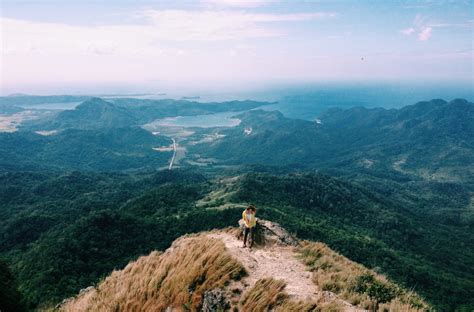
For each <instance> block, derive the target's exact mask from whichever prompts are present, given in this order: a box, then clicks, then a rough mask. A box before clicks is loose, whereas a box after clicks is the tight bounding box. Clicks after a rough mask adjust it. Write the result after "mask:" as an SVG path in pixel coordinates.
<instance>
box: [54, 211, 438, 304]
mask: <svg viewBox="0 0 474 312" xmlns="http://www.w3.org/2000/svg"><path fill="white" fill-rule="evenodd" d="M238 232H239V230H238V229H236V228H227V229H224V230H213V231H210V232H201V233H197V234H192V235H186V236H183V237H181V238H178V239H177V240H175V241H174V242H173V244H172V245H171V247H170V248H168V249H167V250H166V251H164V252H163V253H162V254H159V253H157V252H156V251H155V252H152V253H151V254H150V255H149V256H144V257H140V258H139V259H138V260H137V261H136V262H132V263H130V264H128V265H127V266H126V267H125V268H124V269H123V270H122V271H114V272H113V273H112V275H110V276H109V277H107V278H106V279H105V280H104V281H103V282H102V283H100V284H98V285H97V286H95V287H89V288H87V289H85V290H84V291H81V292H80V294H79V295H78V296H77V297H73V298H69V299H66V300H65V301H64V302H63V303H62V304H60V305H59V306H58V307H57V309H58V310H59V311H88V310H102V309H105V310H109V309H111V308H113V307H115V309H119V310H127V311H134V310H137V311H138V310H140V311H165V310H166V311H182V310H190V311H200V310H202V311H228V310H229V311H231V310H234V311H235V310H237V309H238V310H239V311H267V310H268V309H272V310H275V311H333V310H334V309H338V310H339V311H347V312H349V311H351V312H355V311H365V309H367V308H375V309H377V310H378V309H380V310H383V309H384V308H385V309H386V308H390V309H397V308H398V309H404V310H405V311H421V310H422V309H427V308H428V307H429V306H428V305H427V304H426V303H424V302H423V300H422V299H421V298H420V297H418V296H417V295H416V294H414V293H410V292H408V291H406V290H404V289H402V288H399V287H398V286H396V285H395V284H393V283H392V282H390V281H388V280H387V279H386V278H385V277H383V276H381V275H378V274H376V273H375V272H371V271H370V270H368V269H366V268H364V267H363V266H360V265H358V264H356V263H354V262H352V261H350V260H348V259H346V258H344V257H341V256H340V255H337V254H336V253H335V252H333V251H332V250H330V249H329V248H328V247H327V246H325V245H324V244H321V243H311V242H307V241H305V242H299V241H297V240H294V244H292V245H295V246H292V245H288V243H286V242H285V241H288V237H291V235H290V234H289V233H287V232H286V231H285V230H284V229H283V228H281V227H280V226H279V225H278V224H275V223H271V222H269V221H265V220H259V221H258V225H257V233H256V235H257V236H258V239H259V240H258V242H260V243H259V244H257V245H256V246H255V247H254V249H253V250H251V251H250V250H249V249H242V248H241V247H240V245H241V242H239V241H238V239H237V237H236V235H237V233H238ZM283 236H284V237H286V239H285V240H283V239H282V238H283ZM191 259H192V260H191ZM224 259H225V260H224ZM185 267H186V269H184V268H185ZM338 270H339V271H340V270H342V271H343V273H342V274H341V275H340V277H339V278H341V277H342V276H343V275H344V278H343V279H339V280H333V278H334V276H335V275H334V274H340V273H336V272H337V271H338ZM196 271H197V272H196ZM198 272H202V273H198ZM368 276H370V277H369V279H370V282H369V283H368V284H367V285H366V286H368V287H371V286H369V284H370V285H372V284H371V283H375V284H377V285H378V286H377V287H380V288H381V289H384V291H382V292H380V293H379V294H371V295H368V294H367V293H366V292H365V291H362V290H356V288H357V287H358V286H357V285H359V284H361V278H363V277H364V278H367V277H368ZM178 279H179V280H178ZM335 281H337V282H336V283H337V285H338V287H339V288H335V287H334V285H335V284H333V283H334V282H335ZM148 285H157V286H156V288H155V289H153V288H150V286H148ZM178 285H179V287H178ZM364 285H365V284H364ZM152 287H153V286H152ZM152 289H153V290H152ZM178 294H179V295H178ZM347 300H350V301H351V302H352V303H350V302H348V301H347Z"/></svg>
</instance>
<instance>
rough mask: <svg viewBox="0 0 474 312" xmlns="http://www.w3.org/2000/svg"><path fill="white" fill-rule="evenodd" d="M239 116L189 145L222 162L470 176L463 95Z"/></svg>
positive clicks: (472, 143) (470, 135)
mask: <svg viewBox="0 0 474 312" xmlns="http://www.w3.org/2000/svg"><path fill="white" fill-rule="evenodd" d="M238 117H239V118H242V123H241V124H240V125H239V126H237V127H234V128H230V129H226V130H222V131H221V132H222V134H224V135H225V136H223V137H222V138H221V139H219V140H217V141H215V142H213V143H212V144H210V145H208V144H199V145H196V146H195V147H194V151H195V152H196V153H197V154H200V155H204V156H206V157H213V158H217V159H219V160H221V161H222V162H223V163H228V164H242V163H247V164H249V163H260V164H278V165H290V164H291V165H296V166H298V167H311V168H329V167H337V168H344V169H349V170H351V169H354V168H357V167H366V168H370V169H371V170H392V171H393V170H395V171H399V172H403V173H407V174H413V175H416V176H421V177H426V178H428V179H436V180H441V181H446V182H449V181H462V182H471V183H472V181H474V165H473V164H474V122H473V121H474V104H473V103H469V102H467V101H465V100H454V101H451V102H446V101H443V100H433V101H430V102H420V103H417V104H415V105H412V106H407V107H404V108H402V109H400V110H396V109H391V110H386V109H383V108H373V109H367V108H362V107H357V108H352V109H347V110H343V109H332V110H330V111H327V112H326V113H324V114H322V115H321V117H320V118H319V119H318V120H317V121H315V122H310V121H305V120H297V119H288V118H285V117H284V116H283V115H282V114H281V113H279V112H266V111H251V112H248V113H246V114H242V115H239V116H238ZM246 129H247V131H246ZM242 151H245V152H242ZM466 164H469V166H466Z"/></svg>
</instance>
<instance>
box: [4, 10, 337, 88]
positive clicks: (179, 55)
mask: <svg viewBox="0 0 474 312" xmlns="http://www.w3.org/2000/svg"><path fill="white" fill-rule="evenodd" d="M132 14H133V17H135V19H136V23H135V24H115V25H67V24H60V23H46V22H32V21H26V20H18V19H10V18H1V19H0V26H1V33H0V35H1V38H0V42H1V58H2V59H1V62H2V69H1V77H0V78H1V79H2V81H1V84H2V85H4V84H8V85H11V84H15V83H25V82H38V81H49V82H51V83H53V82H54V81H58V80H59V81H66V80H68V81H82V80H84V79H88V80H94V81H117V80H119V81H130V79H132V78H131V77H133V78H135V79H137V78H136V77H140V79H144V80H153V79H167V80H172V79H176V80H178V79H182V78H183V77H185V78H190V77H192V76H193V73H194V74H196V73H199V74H200V75H204V76H206V75H207V78H212V79H219V78H221V77H222V76H223V75H226V69H227V70H229V69H232V68H233V67H232V66H234V65H233V64H232V63H229V61H228V58H229V52H228V48H229V47H232V46H237V45H238V44H242V43H243V42H244V41H246V40H251V39H256V38H260V39H264V38H274V37H279V36H285V35H286V32H285V30H284V29H285V27H284V25H286V24H287V23H297V22H304V21H313V20H319V19H326V18H332V17H334V16H335V14H334V13H328V12H305V13H291V14H272V13H250V12H245V11H240V10H197V11H185V10H146V11H140V12H134V13H132ZM219 44H220V45H221V46H222V45H226V46H227V50H226V51H225V52H221V51H219V49H218V48H215V47H216V45H219ZM231 54H232V55H231V56H235V55H234V54H235V53H233V52H232V53H231ZM243 61H244V60H242V62H243ZM251 61H252V60H249V62H248V63H249V64H250V65H249V66H252V62H251ZM216 64H219V66H216ZM250 68H251V67H250ZM227 75H228V74H227Z"/></svg>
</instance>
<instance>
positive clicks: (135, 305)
mask: <svg viewBox="0 0 474 312" xmlns="http://www.w3.org/2000/svg"><path fill="white" fill-rule="evenodd" d="M244 274H245V269H244V267H243V266H242V265H241V264H240V263H238V262H237V261H236V260H235V259H233V258H232V257H231V256H230V255H229V254H228V253H227V251H226V249H225V246H224V244H223V243H222V242H221V241H219V240H216V239H211V238H208V237H205V236H204V235H201V236H188V237H185V238H181V239H179V240H178V241H176V242H175V243H174V244H173V246H172V247H171V248H170V249H168V250H167V251H166V252H165V253H163V254H161V255H160V254H159V253H157V252H152V253H151V254H150V255H148V256H144V257H140V258H139V259H138V260H137V261H135V262H132V263H130V264H128V265H127V266H126V267H125V268H124V269H123V270H121V271H114V272H113V273H112V274H111V275H110V276H109V277H107V278H106V279H105V280H104V281H103V282H102V283H101V284H99V285H98V286H97V287H96V288H95V290H93V291H92V292H89V293H86V294H82V295H79V296H78V297H77V298H75V299H74V300H72V301H71V302H69V303H67V304H66V305H64V306H63V307H62V310H64V311H71V312H72V311H75V312H79V311H165V310H166V309H167V308H172V309H173V311H198V310H199V309H200V307H201V304H202V296H203V293H204V292H205V291H206V290H210V289H215V288H223V287H224V286H225V285H227V283H229V282H230V281H231V280H238V279H240V278H241V277H242V276H243V275H244Z"/></svg>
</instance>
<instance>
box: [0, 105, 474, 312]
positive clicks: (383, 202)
mask: <svg viewBox="0 0 474 312" xmlns="http://www.w3.org/2000/svg"><path fill="white" fill-rule="evenodd" d="M263 104H264V103H263V102H253V101H234V102H225V103H208V104H203V103H197V102H189V101H173V100H160V101H155V100H133V99H114V100H110V101H104V100H102V99H97V98H94V99H90V100H88V101H86V102H84V103H82V104H81V105H79V106H78V107H77V108H76V109H74V110H68V111H62V112H59V113H55V114H47V115H45V116H47V118H48V119H46V118H43V119H39V120H36V121H31V122H25V123H23V124H22V127H21V128H20V130H19V131H17V132H12V133H0V257H1V258H3V259H4V261H5V262H6V263H7V265H8V266H9V268H10V269H11V272H12V274H13V276H14V277H16V279H17V282H18V289H19V291H20V294H21V295H22V296H23V298H24V299H23V300H24V302H25V305H26V306H27V308H29V309H35V308H38V307H50V306H52V305H55V304H57V303H58V302H60V301H61V300H62V299H64V298H66V297H68V296H71V295H73V294H75V293H77V292H78V291H79V290H80V289H81V288H85V287H87V286H90V285H91V284H94V283H96V282H98V281H99V280H100V279H101V277H103V276H105V275H107V274H109V272H111V271H112V270H113V269H120V268H123V266H125V265H126V264H127V263H128V262H129V261H130V260H132V259H135V258H136V257H137V256H139V255H143V254H148V253H149V252H150V251H152V250H155V249H156V250H164V249H166V248H167V247H169V245H170V244H171V242H172V241H173V240H174V239H176V238H177V237H179V236H180V235H183V234H186V233H190V232H199V231H203V230H210V229H212V228H221V227H225V226H229V225H235V224H236V222H237V220H238V219H239V218H240V216H241V211H242V208H243V207H244V206H245V205H247V204H248V203H254V204H256V205H257V207H258V215H259V216H260V217H263V218H266V219H269V220H271V221H277V222H279V223H281V224H282V225H283V226H284V227H285V228H287V229H288V230H289V231H291V232H292V233H295V234H296V235H297V236H298V237H299V238H303V239H311V240H318V241H321V242H324V243H326V244H328V245H329V247H331V248H333V249H334V250H336V251H337V252H340V253H341V254H343V255H344V256H346V257H348V258H350V259H352V260H354V261H357V262H359V263H362V264H364V265H366V266H367V267H369V268H371V269H374V270H376V271H377V272H380V273H383V274H386V275H388V276H389V277H390V278H391V279H392V280H394V281H396V282H397V283H399V284H400V285H402V286H404V287H406V288H408V289H412V288H414V289H415V290H416V291H417V292H418V293H419V294H421V295H422V296H423V297H424V298H426V300H427V301H428V302H429V303H430V304H432V305H434V307H435V308H437V309H438V310H441V311H454V310H456V309H458V310H461V311H464V310H467V311H469V309H472V307H473V306H474V302H473V301H472V299H471V298H474V294H473V293H472V289H474V285H473V283H472V281H473V280H474V271H473V269H472V268H474V263H473V260H472V259H474V256H473V255H474V250H473V247H472V246H474V236H473V234H472V233H474V232H473V226H474V210H473V207H474V204H473V203H474V178H473V175H474V166H473V164H474V141H473V140H474V123H472V120H473V119H474V114H473V111H474V108H473V107H474V105H473V104H472V103H469V102H467V101H465V100H454V101H451V102H446V101H442V100H433V101H430V102H420V103H417V104H415V105H412V106H408V107H404V108H402V109H390V110H387V109H381V108H374V109H367V108H361V107H357V108H351V109H331V110H329V111H327V112H325V113H324V114H321V115H320V116H319V118H318V119H317V120H315V121H307V120H300V119H290V118H287V117H285V116H284V115H283V114H281V113H280V112H277V111H263V110H252V109H253V108H256V107H258V106H261V105H263ZM8 105H10V104H8ZM242 110H244V111H245V110H246V111H245V112H241V111H242ZM222 111H236V112H237V111H239V113H236V115H237V117H236V118H238V119H240V120H241V122H240V124H239V125H237V126H235V127H214V128H198V127H193V128H185V127H170V128H172V129H171V130H172V131H171V130H170V132H167V131H166V130H167V129H163V131H161V130H162V129H159V131H160V132H159V133H158V132H153V133H151V132H149V131H147V130H145V129H143V128H142V127H140V126H142V125H143V124H144V123H146V122H150V121H152V120H154V119H156V118H162V117H169V116H178V115H199V114H207V113H212V112H222ZM163 127H166V126H163ZM145 128H146V127H145ZM166 135H168V136H166ZM172 139H175V140H174V141H175V142H177V143H176V144H177V145H178V147H177V150H178V151H179V152H180V153H181V154H180V157H181V160H180V161H179V166H178V167H182V168H176V167H173V170H162V171H160V170H159V169H160V168H163V167H166V168H167V167H168V164H169V162H170V161H171V159H172V157H173V155H175V154H174V153H173V150H174V148H176V146H175V145H173V140H172ZM157 148H159V149H157ZM173 159H174V157H173ZM193 160H195V161H196V162H194V163H193ZM197 160H200V161H201V162H197ZM187 161H189V162H187ZM196 163H197V165H195V164H196ZM198 165H199V167H198ZM74 170H79V171H74ZM5 272H7V271H5ZM8 274H9V273H6V275H5V276H7V278H6V280H7V283H8V285H11V287H10V286H9V287H10V288H9V289H10V290H8V292H9V293H14V292H15V288H16V285H15V282H11V281H13V280H12V279H9V277H8V276H9V275H8ZM0 282H2V281H0ZM462 309H464V310H462Z"/></svg>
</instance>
